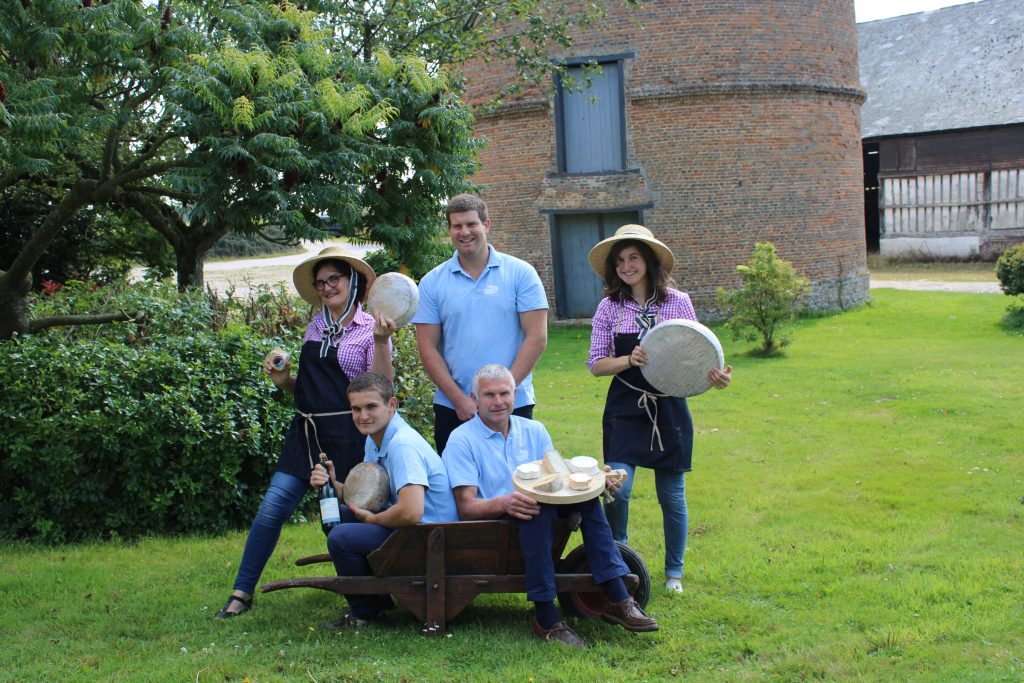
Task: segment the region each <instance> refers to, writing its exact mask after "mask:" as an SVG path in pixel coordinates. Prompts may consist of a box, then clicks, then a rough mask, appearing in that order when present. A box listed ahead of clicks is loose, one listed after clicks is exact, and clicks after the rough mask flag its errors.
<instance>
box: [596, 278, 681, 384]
mask: <svg viewBox="0 0 1024 683" xmlns="http://www.w3.org/2000/svg"><path fill="white" fill-rule="evenodd" d="M653 308H654V312H655V315H656V316H657V317H656V320H655V322H656V323H660V322H661V321H663V320H677V319H679V318H682V319H684V320H692V321H693V322H700V321H698V320H697V312H696V311H694V310H693V304H692V303H690V295H689V294H684V293H682V292H680V291H678V290H675V289H669V290H668V297H667V298H666V299H665V300H664V301H663V302H661V303H660V304H654V306H653ZM639 312H640V305H639V304H637V303H636V302H635V301H633V300H632V299H627V300H626V301H624V302H619V301H612V300H611V299H609V298H608V297H605V298H603V299H601V303H599V304H598V305H597V310H596V311H594V317H593V319H591V321H590V325H591V331H590V357H589V358H588V359H587V367H588V368H590V369H591V370H593V369H594V363H596V362H597V361H599V360H601V359H602V358H608V357H612V358H614V357H615V344H614V338H615V334H616V333H624V334H636V333H639V332H640V326H639V325H637V324H636V314H637V313H639Z"/></svg>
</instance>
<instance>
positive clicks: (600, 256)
mask: <svg viewBox="0 0 1024 683" xmlns="http://www.w3.org/2000/svg"><path fill="white" fill-rule="evenodd" d="M626 240H633V241H636V242H643V243H644V244H646V245H647V246H649V247H650V248H651V249H652V250H653V251H654V255H655V256H657V257H658V261H659V262H660V263H661V267H662V268H663V269H664V270H665V272H666V273H671V272H672V267H673V266H675V264H676V257H675V256H673V255H672V250H671V249H669V248H668V247H667V246H666V245H665V243H664V242H662V241H661V240H659V239H658V238H657V237H655V236H654V233H653V232H651V231H650V230H648V229H647V228H645V227H644V226H642V225H635V224H633V223H630V224H629V225H623V226H622V227H621V228H619V229H618V230H616V231H615V234H614V235H612V236H611V237H608V238H605V239H603V240H601V241H600V242H598V243H597V244H595V245H594V248H593V249H591V250H590V267H591V268H593V269H594V272H595V273H597V276H598V277H599V278H601V279H602V280H603V279H604V262H605V259H607V258H608V254H609V253H611V251H612V249H614V248H615V244H616V243H617V242H624V241H626Z"/></svg>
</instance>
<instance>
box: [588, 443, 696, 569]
mask: <svg viewBox="0 0 1024 683" xmlns="http://www.w3.org/2000/svg"><path fill="white" fill-rule="evenodd" d="M605 464H606V465H608V466H610V467H611V468H612V469H613V470H614V469H623V470H626V471H627V472H629V478H627V479H626V482H625V483H624V484H623V485H622V488H620V489H619V490H618V491H617V492H616V493H615V502H614V503H612V504H611V505H605V506H604V512H605V514H606V515H607V516H608V524H609V525H610V526H611V528H612V536H613V537H614V538H615V540H616V541H618V542H619V543H628V541H629V536H628V535H627V533H626V527H627V525H628V523H629V495H630V493H632V491H633V482H634V480H635V479H634V478H635V476H636V467H634V466H633V465H627V464H626V463H622V462H606V463H605ZM684 477H685V475H684V473H683V472H673V471H671V470H654V487H655V490H656V491H657V493H658V503H660V504H661V515H662V526H663V527H664V530H665V577H666V578H669V579H681V578H682V577H683V554H684V553H685V552H686V530H687V524H688V520H687V511H686V480H685V478H684Z"/></svg>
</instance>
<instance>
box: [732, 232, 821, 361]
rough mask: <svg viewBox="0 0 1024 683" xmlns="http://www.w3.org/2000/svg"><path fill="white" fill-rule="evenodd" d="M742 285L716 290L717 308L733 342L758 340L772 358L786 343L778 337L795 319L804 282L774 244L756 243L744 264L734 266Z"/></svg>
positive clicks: (805, 282) (805, 288)
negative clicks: (725, 315) (725, 319)
mask: <svg viewBox="0 0 1024 683" xmlns="http://www.w3.org/2000/svg"><path fill="white" fill-rule="evenodd" d="M736 272H737V273H739V276H740V279H741V280H742V281H743V286H741V287H740V288H739V289H735V290H732V291H726V290H724V289H721V288H719V290H718V305H719V306H721V307H722V308H724V309H726V311H727V313H728V316H729V319H728V322H727V325H728V327H729V329H730V330H731V331H732V335H733V338H734V339H740V338H744V339H746V340H748V341H757V339H758V337H760V339H761V349H760V352H761V353H762V354H764V355H766V356H770V355H774V354H777V353H778V352H779V349H780V348H781V347H783V346H786V345H787V344H788V343H789V339H787V338H785V337H783V336H781V335H780V333H779V330H780V327H781V325H782V324H783V323H784V322H786V321H787V320H791V319H792V318H794V317H795V316H796V307H797V304H798V302H799V301H800V297H802V296H803V295H804V293H805V292H806V291H807V288H808V282H807V280H805V279H803V278H800V277H797V275H796V271H795V270H794V269H793V266H792V264H790V263H789V262H788V261H784V260H782V259H781V258H779V257H778V255H777V254H776V253H775V245H773V244H771V243H770V242H765V243H759V244H757V245H755V247H754V255H753V257H752V258H751V259H750V260H749V261H747V263H746V265H742V266H736Z"/></svg>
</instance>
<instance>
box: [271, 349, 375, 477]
mask: <svg viewBox="0 0 1024 683" xmlns="http://www.w3.org/2000/svg"><path fill="white" fill-rule="evenodd" d="M335 350H336V347H334V346H332V347H331V351H332V352H331V353H328V354H327V356H326V357H325V358H321V357H320V342H318V341H307V342H305V343H304V344H303V345H302V350H301V352H300V355H299V374H298V377H297V378H296V380H295V409H296V413H295V417H293V418H292V424H291V426H290V427H289V429H288V435H287V436H286V437H285V441H284V450H283V452H282V453H281V457H280V459H279V460H278V462H277V470H278V471H279V472H285V473H287V474H291V475H294V476H296V477H299V478H300V479H305V480H307V481H308V480H309V475H310V473H311V472H312V470H313V465H314V464H316V463H318V462H320V457H319V454H320V452H321V451H323V452H324V453H326V454H327V459H328V460H330V461H331V462H333V463H334V471H335V477H336V478H337V480H338V481H345V477H346V476H348V472H349V470H351V469H352V468H353V467H355V466H356V465H358V464H359V463H361V462H362V461H363V454H364V452H365V445H366V437H365V436H363V435H362V434H360V433H359V431H358V430H357V429H356V426H355V424H354V423H353V422H352V407H351V406H350V405H349V403H348V393H347V392H348V384H349V380H348V377H346V376H345V373H344V371H342V369H341V365H340V364H339V363H338V355H337V353H336V352H335Z"/></svg>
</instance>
